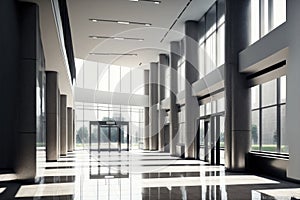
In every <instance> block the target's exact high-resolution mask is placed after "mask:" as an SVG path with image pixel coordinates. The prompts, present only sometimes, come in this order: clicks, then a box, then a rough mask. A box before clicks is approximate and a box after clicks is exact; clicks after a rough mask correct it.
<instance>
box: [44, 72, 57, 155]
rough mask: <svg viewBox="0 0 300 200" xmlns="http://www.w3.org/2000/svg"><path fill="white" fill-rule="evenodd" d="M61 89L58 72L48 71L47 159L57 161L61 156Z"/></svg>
mask: <svg viewBox="0 0 300 200" xmlns="http://www.w3.org/2000/svg"><path fill="white" fill-rule="evenodd" d="M59 98H60V96H59V90H58V74H57V72H54V71H47V72H46V160H47V161H57V159H58V156H59Z"/></svg>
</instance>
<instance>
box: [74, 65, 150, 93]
mask: <svg viewBox="0 0 300 200" xmlns="http://www.w3.org/2000/svg"><path fill="white" fill-rule="evenodd" d="M77 63H78V59H77ZM78 68H79V70H78V71H79V73H78V75H77V80H76V86H77V87H80V88H86V89H92V90H100V91H106V92H118V93H120V92H121V93H132V94H139V95H143V94H144V70H142V69H137V68H130V67H124V66H118V65H107V64H104V63H97V62H93V61H86V60H84V61H82V64H81V66H80V67H78Z"/></svg>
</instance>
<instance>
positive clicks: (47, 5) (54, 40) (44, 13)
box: [28, 0, 73, 107]
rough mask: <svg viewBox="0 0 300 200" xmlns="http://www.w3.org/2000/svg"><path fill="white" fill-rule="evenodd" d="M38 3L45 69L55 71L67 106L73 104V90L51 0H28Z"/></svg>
mask: <svg viewBox="0 0 300 200" xmlns="http://www.w3.org/2000/svg"><path fill="white" fill-rule="evenodd" d="M28 2H34V3H37V4H38V5H39V14H40V27H41V38H42V43H43V48H44V54H45V60H46V70H47V71H57V72H58V74H59V77H58V82H59V89H60V92H61V94H66V95H67V96H68V106H70V107H72V106H73V91H72V87H73V86H72V84H71V80H70V78H69V75H68V70H69V69H68V68H67V67H66V65H65V60H64V57H63V54H62V51H61V44H60V41H59V38H58V32H57V27H56V23H55V19H54V15H53V8H52V4H51V0H28Z"/></svg>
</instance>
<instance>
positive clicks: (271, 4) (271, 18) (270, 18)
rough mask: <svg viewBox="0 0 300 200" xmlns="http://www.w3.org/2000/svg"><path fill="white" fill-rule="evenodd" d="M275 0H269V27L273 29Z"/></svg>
mask: <svg viewBox="0 0 300 200" xmlns="http://www.w3.org/2000/svg"><path fill="white" fill-rule="evenodd" d="M273 10H274V9H273V0H268V23H269V24H268V29H269V31H271V30H272V28H273V27H274V13H273Z"/></svg>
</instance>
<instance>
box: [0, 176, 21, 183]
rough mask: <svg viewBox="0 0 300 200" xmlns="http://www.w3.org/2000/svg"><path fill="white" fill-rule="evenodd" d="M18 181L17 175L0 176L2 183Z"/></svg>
mask: <svg viewBox="0 0 300 200" xmlns="http://www.w3.org/2000/svg"><path fill="white" fill-rule="evenodd" d="M13 180H17V175H16V174H0V182H1V181H13Z"/></svg>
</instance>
